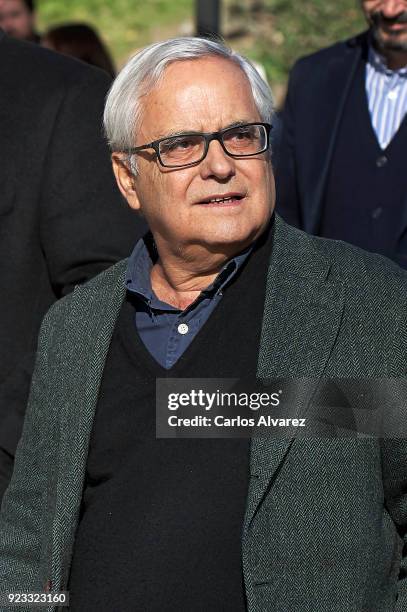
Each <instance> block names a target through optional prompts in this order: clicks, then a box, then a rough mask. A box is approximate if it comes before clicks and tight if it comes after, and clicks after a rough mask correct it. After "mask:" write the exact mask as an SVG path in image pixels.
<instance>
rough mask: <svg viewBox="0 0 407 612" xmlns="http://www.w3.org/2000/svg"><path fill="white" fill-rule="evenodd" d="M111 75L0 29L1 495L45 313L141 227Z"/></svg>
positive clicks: (116, 253)
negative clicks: (127, 191)
mask: <svg viewBox="0 0 407 612" xmlns="http://www.w3.org/2000/svg"><path fill="white" fill-rule="evenodd" d="M109 84H110V82H109V78H108V77H107V75H105V74H104V73H103V72H101V71H99V70H96V69H92V68H90V67H87V66H85V65H84V64H81V63H80V62H76V61H74V60H71V59H68V58H65V57H62V56H60V55H57V54H56V53H52V52H50V51H47V50H45V49H41V48H39V47H37V46H34V45H31V44H28V43H24V42H21V41H17V40H14V39H11V38H9V37H8V36H7V35H5V34H4V32H2V31H1V30H0V134H1V138H0V153H1V155H0V157H1V163H0V295H1V306H0V313H1V317H0V498H1V495H2V493H3V491H4V489H5V488H6V486H7V484H8V481H9V478H10V475H11V469H12V460H13V455H14V451H15V448H16V445H17V441H18V438H19V435H20V431H21V427H22V421H23V413H24V409H25V405H26V398H27V394H28V389H29V381H30V376H31V372H32V367H33V362H34V355H35V348H36V341H37V334H38V330H39V327H40V323H41V320H42V318H43V316H44V313H45V312H46V310H47V309H48V308H49V306H50V305H51V304H52V303H53V302H55V300H57V299H58V298H60V297H62V296H63V295H66V294H67V293H68V292H69V291H70V290H71V289H73V288H74V286H75V285H76V284H78V283H82V282H84V281H86V280H87V279H89V278H91V277H92V276H94V275H96V274H97V273H99V272H100V271H101V270H103V269H105V268H107V267H108V266H110V265H111V264H113V263H115V262H116V261H117V260H118V259H120V258H121V257H122V256H123V255H124V254H125V253H126V252H127V251H128V249H129V248H130V245H131V244H132V243H134V238H135V236H137V233H138V232H139V231H141V230H140V229H139V228H140V226H141V222H140V220H138V219H137V217H136V215H132V214H131V213H130V211H129V210H128V208H127V207H125V206H124V205H123V202H122V200H121V197H120V194H119V192H118V190H117V188H116V185H115V182H114V177H113V173H112V171H111V166H110V161H109V152H108V148H107V146H106V143H105V142H104V138H103V137H102V129H101V120H102V111H103V103H104V97H105V95H106V92H107V90H108V88H109Z"/></svg>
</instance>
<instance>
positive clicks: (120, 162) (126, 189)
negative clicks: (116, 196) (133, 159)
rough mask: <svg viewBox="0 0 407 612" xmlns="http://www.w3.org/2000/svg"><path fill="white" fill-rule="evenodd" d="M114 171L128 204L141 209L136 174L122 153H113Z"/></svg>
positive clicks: (135, 208)
mask: <svg viewBox="0 0 407 612" xmlns="http://www.w3.org/2000/svg"><path fill="white" fill-rule="evenodd" d="M112 165H113V172H114V175H115V177H116V182H117V185H118V187H119V189H120V191H121V193H122V195H123V196H124V197H125V198H126V200H127V203H128V205H129V206H130V207H131V208H133V209H134V210H140V201H139V198H138V195H137V191H136V188H135V184H134V175H133V173H132V171H131V169H130V167H129V162H128V161H127V159H126V158H125V157H124V156H123V154H120V153H113V154H112Z"/></svg>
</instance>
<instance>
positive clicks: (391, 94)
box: [387, 89, 397, 100]
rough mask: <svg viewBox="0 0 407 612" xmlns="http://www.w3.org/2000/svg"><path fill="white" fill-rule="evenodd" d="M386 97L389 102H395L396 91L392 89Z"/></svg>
mask: <svg viewBox="0 0 407 612" xmlns="http://www.w3.org/2000/svg"><path fill="white" fill-rule="evenodd" d="M387 97H388V98H389V100H397V91H396V90H395V89H392V90H391V91H389V93H388V94H387Z"/></svg>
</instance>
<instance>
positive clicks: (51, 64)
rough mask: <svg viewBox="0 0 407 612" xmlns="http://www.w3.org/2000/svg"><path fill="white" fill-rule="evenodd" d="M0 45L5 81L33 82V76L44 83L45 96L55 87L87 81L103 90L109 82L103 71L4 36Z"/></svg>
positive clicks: (0, 59)
mask: <svg viewBox="0 0 407 612" xmlns="http://www.w3.org/2000/svg"><path fill="white" fill-rule="evenodd" d="M0 42H1V44H0V74H2V73H3V72H6V74H7V77H8V81H7V82H10V83H12V82H17V83H21V82H24V83H25V80H26V79H29V82H33V81H34V79H33V75H34V77H35V79H36V80H37V81H38V82H39V83H40V84H41V83H45V82H46V87H45V92H47V93H48V95H49V93H50V91H52V89H53V88H54V87H56V86H57V87H64V88H67V87H74V86H76V85H79V86H81V85H83V84H86V83H88V82H89V84H90V85H91V86H92V85H96V86H97V85H98V84H100V85H101V86H104V87H105V89H106V90H107V88H108V87H109V85H110V83H111V78H110V76H109V75H108V74H107V73H106V72H105V71H103V70H101V69H99V68H96V67H95V66H90V65H89V64H85V63H84V62H82V61H80V60H78V59H75V58H73V57H68V56H64V55H62V54H60V53H55V52H54V51H50V50H49V49H45V48H44V47H41V46H39V45H35V44H33V43H28V42H25V41H21V40H16V39H13V38H11V37H9V36H7V35H4V36H3V38H2V39H1V41H0Z"/></svg>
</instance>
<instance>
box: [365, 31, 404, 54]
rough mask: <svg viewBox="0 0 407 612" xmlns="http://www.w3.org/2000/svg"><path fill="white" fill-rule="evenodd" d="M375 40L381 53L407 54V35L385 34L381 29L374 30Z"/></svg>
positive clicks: (402, 33)
mask: <svg viewBox="0 0 407 612" xmlns="http://www.w3.org/2000/svg"><path fill="white" fill-rule="evenodd" d="M373 38H374V41H375V43H376V46H377V48H378V49H379V51H400V52H402V53H407V33H406V32H405V31H404V32H400V33H399V34H398V33H396V32H394V33H391V34H390V33H388V32H383V31H382V30H380V29H373Z"/></svg>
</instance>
